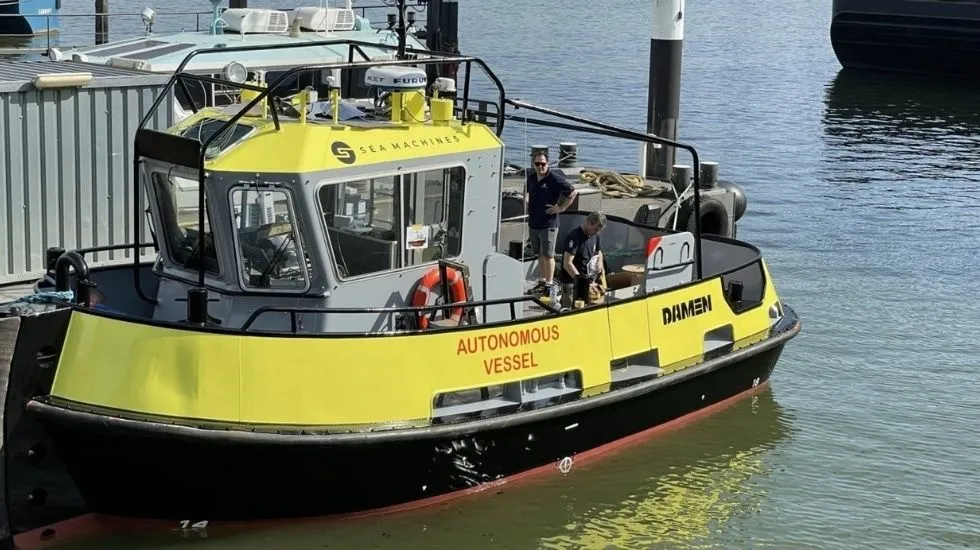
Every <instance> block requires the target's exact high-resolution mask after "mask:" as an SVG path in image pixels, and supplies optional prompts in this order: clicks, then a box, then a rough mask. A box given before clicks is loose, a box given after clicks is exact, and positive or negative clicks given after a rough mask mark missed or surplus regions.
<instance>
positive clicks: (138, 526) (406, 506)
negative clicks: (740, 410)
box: [14, 380, 769, 550]
mask: <svg viewBox="0 0 980 550" xmlns="http://www.w3.org/2000/svg"><path fill="white" fill-rule="evenodd" d="M768 385H769V381H768V380H766V381H765V382H763V383H761V384H759V385H758V386H756V387H754V388H750V389H748V390H745V391H743V392H741V393H737V394H735V395H733V396H731V397H729V398H727V399H724V400H722V401H719V402H717V403H715V404H713V405H709V406H707V407H704V408H702V409H698V410H696V411H693V412H690V413H688V414H686V415H684V416H681V417H678V418H675V419H674V420H671V421H669V422H665V423H663V424H659V425H657V426H654V427H652V428H647V429H646V430H643V431H641V432H637V433H635V434H633V435H629V436H626V437H623V438H621V439H617V440H615V441H611V442H609V443H606V444H604V445H600V446H598V447H594V448H592V449H589V450H586V451H582V452H581V453H578V454H576V455H575V456H574V457H573V459H572V460H573V466H572V467H573V469H574V468H578V467H581V466H583V465H585V464H589V463H591V462H595V461H596V460H598V459H599V458H600V457H608V456H610V455H612V454H615V453H616V452H619V451H622V450H624V449H627V448H629V447H634V446H636V445H639V444H640V443H643V442H645V441H647V440H649V439H650V438H652V437H653V436H656V435H658V434H660V433H662V432H666V431H670V430H676V429H678V428H681V427H683V426H686V425H687V424H689V423H691V422H693V421H695V420H698V419H701V418H703V417H705V416H708V415H711V414H714V413H717V412H719V411H721V410H724V409H726V408H728V407H730V406H732V405H734V404H735V403H736V402H738V401H740V400H742V399H744V398H746V397H749V396H751V395H754V394H756V393H758V392H760V391H762V390H763V389H764V388H766V387H767V386H768ZM558 471H559V470H558V467H557V464H553V463H552V464H545V465H543V466H538V467H536V468H532V469H530V470H525V471H523V472H519V473H516V474H513V475H510V476H507V477H504V478H501V479H498V480H495V481H491V482H488V483H484V484H481V485H478V486H476V487H470V488H467V489H461V490H459V491H454V492H451V493H446V494H443V495H436V496H432V497H427V498H423V499H419V500H414V501H412V502H406V503H403V504H395V505H392V506H386V507H383V508H375V509H373V510H365V511H361V512H350V513H345V514H333V515H329V516H320V517H307V518H295V519H277V520H258V521H250V522H229V523H222V522H214V523H209V524H208V527H209V528H216V527H217V528H224V529H229V530H231V531H235V532H238V533H241V532H246V531H253V530H258V529H261V528H262V527H275V526H282V525H289V524H296V523H307V522H309V523H312V522H319V523H324V522H327V521H339V520H348V519H359V518H366V517H375V516H382V515H389V514H395V513H402V512H408V511H413V510H418V509H422V508H429V507H432V506H435V505H438V504H445V503H447V502H450V501H455V500H460V499H462V498H464V497H467V496H471V495H476V494H479V493H483V492H485V491H487V490H490V489H494V488H497V487H500V486H503V485H511V486H513V485H514V484H516V483H521V482H527V481H530V480H531V479H533V478H536V477H538V476H541V475H543V474H545V473H548V472H552V473H554V472H558ZM193 521H197V520H192V522H193ZM176 523H177V522H175V521H163V520H149V519H147V520H141V519H131V518H124V517H117V516H103V515H99V514H83V515H81V516H78V517H76V518H72V519H68V520H64V521H60V522H58V523H53V524H51V525H49V526H47V527H39V528H37V529H32V530H30V531H26V532H24V533H21V534H19V535H17V536H16V537H14V547H15V548H16V549H17V550H42V549H46V548H53V547H55V546H56V545H59V544H67V543H69V542H77V541H79V540H81V539H83V538H86V537H89V536H93V535H100V534H110V533H123V532H142V533H145V532H146V531H147V530H161V531H176V530H178V529H177V527H178V526H177V525H176ZM191 531H193V530H191ZM45 533H48V536H45ZM51 534H53V535H54V536H50V535H51Z"/></svg>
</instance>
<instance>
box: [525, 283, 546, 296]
mask: <svg viewBox="0 0 980 550" xmlns="http://www.w3.org/2000/svg"><path fill="white" fill-rule="evenodd" d="M547 289H548V285H547V284H545V282H544V279H539V280H538V282H537V283H535V284H534V286H532V287H531V288H529V289H528V290H527V292H525V294H530V295H532V296H533V295H537V296H543V295H544V294H545V292H546V291H547Z"/></svg>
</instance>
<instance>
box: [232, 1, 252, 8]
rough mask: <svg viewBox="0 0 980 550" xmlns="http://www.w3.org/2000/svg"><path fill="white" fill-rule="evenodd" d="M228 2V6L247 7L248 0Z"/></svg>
mask: <svg viewBox="0 0 980 550" xmlns="http://www.w3.org/2000/svg"><path fill="white" fill-rule="evenodd" d="M228 3H229V4H230V6H228V7H230V8H247V7H248V0H228Z"/></svg>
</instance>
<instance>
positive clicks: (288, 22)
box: [48, 0, 426, 120]
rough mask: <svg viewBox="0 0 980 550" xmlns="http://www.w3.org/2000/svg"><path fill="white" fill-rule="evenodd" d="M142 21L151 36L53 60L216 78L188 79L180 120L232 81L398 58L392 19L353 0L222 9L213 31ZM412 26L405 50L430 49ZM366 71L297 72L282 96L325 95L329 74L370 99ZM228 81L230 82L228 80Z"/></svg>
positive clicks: (179, 95)
mask: <svg viewBox="0 0 980 550" xmlns="http://www.w3.org/2000/svg"><path fill="white" fill-rule="evenodd" d="M216 4H220V2H217V3H216ZM379 7H380V6H379ZM142 18H143V22H144V24H145V25H146V28H147V32H146V34H145V35H142V36H136V37H130V38H125V39H120V40H114V41H111V42H107V43H104V44H96V45H91V46H83V47H76V48H71V49H64V50H63V49H58V48H52V49H51V50H50V51H49V53H48V57H49V58H51V59H52V60H55V61H61V60H71V61H75V62H83V63H92V64H97V65H109V66H113V67H125V68H128V69H135V70H140V71H146V72H150V73H163V74H171V73H173V72H175V71H177V70H178V68H179V70H181V71H182V72H187V73H192V74H198V75H207V76H210V77H212V78H213V79H214V80H212V81H210V82H203V81H196V82H193V83H190V82H189V83H187V84H188V85H187V86H185V87H178V88H177V89H176V90H175V91H174V107H175V115H176V119H177V120H180V119H182V118H184V117H186V116H188V115H190V114H191V112H192V111H193V109H192V107H191V105H192V103H193V104H195V105H197V106H220V105H228V104H232V103H235V102H236V101H237V97H238V91H239V90H238V89H237V88H236V87H235V86H234V85H233V84H240V83H242V82H245V81H257V80H266V81H270V82H271V81H275V80H276V79H278V78H279V77H280V76H282V75H283V74H284V73H286V72H287V71H289V70H290V69H292V68H293V67H296V66H300V65H315V64H323V63H327V62H344V61H351V60H355V59H356V60H376V61H380V60H387V59H393V58H394V56H395V54H394V52H393V51H392V49H391V48H390V47H385V46H391V45H392V44H397V43H398V35H397V33H396V29H395V28H394V26H393V25H392V23H391V20H390V18H389V24H388V28H375V27H374V26H373V23H372V21H371V20H370V19H369V18H367V17H365V15H364V13H363V10H362V13H361V14H358V13H357V11H356V10H355V8H354V6H353V2H352V1H351V0H345V1H343V2H341V3H340V5H337V6H331V5H330V3H329V2H321V3H320V5H319V6H301V7H297V8H295V9H293V10H291V11H285V10H277V9H265V8H232V9H222V10H220V11H219V10H218V9H217V8H216V9H215V12H214V14H213V17H212V21H211V22H210V23H209V24H207V27H208V28H207V29H206V30H196V31H180V32H165V33H154V32H152V28H153V24H154V22H155V18H156V14H155V12H154V11H153V10H152V9H150V8H144V10H143V15H142ZM411 30H412V29H409V32H407V33H406V35H405V47H406V48H407V49H408V50H409V51H415V52H424V51H425V50H426V46H425V43H424V42H422V41H420V40H419V39H418V38H416V37H415V36H414V35H413V34H412V32H411ZM342 41H356V42H357V43H358V44H359V45H358V47H357V49H356V50H355V51H354V52H351V50H350V48H348V47H346V46H345V44H344V43H342ZM318 42H319V44H317V43H318ZM290 46H302V47H290ZM199 49H211V50H217V51H215V52H214V53H212V54H210V55H207V56H200V57H197V58H195V59H193V60H191V62H190V63H184V61H185V58H186V57H187V55H188V54H190V53H191V52H193V51H195V50H199ZM220 50H225V51H224V52H222V51H220ZM352 53H353V54H354V55H351V54H352ZM419 55H422V56H423V57H424V56H425V54H424V53H422V54H419ZM365 70H366V69H363V68H359V69H352V70H345V69H340V68H338V69H336V70H333V71H304V72H301V73H292V75H293V76H292V81H291V82H285V83H284V85H283V86H282V87H280V88H279V90H277V92H276V94H277V95H281V93H288V91H289V90H295V89H302V88H304V87H306V86H312V87H313V88H314V89H315V90H318V91H321V92H323V91H325V89H326V86H327V78H328V77H333V79H334V81H336V82H337V84H338V85H340V86H341V87H342V89H343V91H344V96H345V97H347V98H348V99H349V100H350V99H352V98H355V97H361V98H363V97H365V95H366V93H367V92H368V87H367V86H366V85H365V82H364V71H365ZM221 80H225V81H228V82H230V83H231V84H223V83H222V82H221ZM280 92H281V93H280Z"/></svg>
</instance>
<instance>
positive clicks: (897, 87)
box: [821, 69, 980, 184]
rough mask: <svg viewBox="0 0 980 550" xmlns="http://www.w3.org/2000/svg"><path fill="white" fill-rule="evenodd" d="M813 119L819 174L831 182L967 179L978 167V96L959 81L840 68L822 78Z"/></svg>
mask: <svg viewBox="0 0 980 550" xmlns="http://www.w3.org/2000/svg"><path fill="white" fill-rule="evenodd" d="M821 122H822V127H823V135H822V138H823V141H824V143H825V144H826V145H827V148H826V151H827V154H826V158H825V160H826V161H827V174H826V176H827V178H828V179H830V180H833V181H835V182H837V183H862V184H864V183H875V184H882V183H885V184H890V183H892V182H896V181H899V180H904V181H907V180H908V179H909V178H910V177H912V178H917V179H922V180H928V181H933V180H938V179H942V180H947V181H948V180H949V178H951V177H959V178H967V179H973V177H975V174H976V172H977V171H978V170H980V157H977V155H976V154H975V151H976V148H977V146H978V145H980V139H978V137H977V136H978V134H980V99H978V98H977V96H976V94H975V90H974V89H973V88H971V87H969V86H967V85H966V84H965V83H963V82H960V81H953V82H949V81H942V82H937V81H933V80H930V79H928V78H923V77H921V76H920V77H916V76H911V75H901V74H888V73H862V72H860V71H857V72H855V71H849V70H847V69H844V70H842V71H840V72H839V73H838V74H837V76H836V77H835V78H834V79H833V81H831V83H830V84H829V85H828V86H827V90H826V94H825V98H824V111H823V117H822V120H821ZM909 166H915V167H916V169H915V171H914V172H911V173H910V172H909V170H908V167H909ZM845 168H854V169H853V170H846V169H845ZM847 174H851V176H850V177H851V178H854V181H848V180H847V178H848V176H847Z"/></svg>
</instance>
